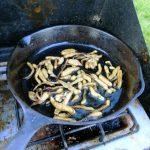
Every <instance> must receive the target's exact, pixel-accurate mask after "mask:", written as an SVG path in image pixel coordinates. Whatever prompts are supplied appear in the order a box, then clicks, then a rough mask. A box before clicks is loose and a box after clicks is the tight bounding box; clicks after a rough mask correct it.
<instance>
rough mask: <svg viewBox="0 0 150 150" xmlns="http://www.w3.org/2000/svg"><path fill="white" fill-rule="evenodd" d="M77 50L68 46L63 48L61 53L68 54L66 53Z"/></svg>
mask: <svg viewBox="0 0 150 150" xmlns="http://www.w3.org/2000/svg"><path fill="white" fill-rule="evenodd" d="M75 52H76V50H75V49H73V48H68V49H64V50H62V51H61V54H62V55H66V54H70V53H75Z"/></svg>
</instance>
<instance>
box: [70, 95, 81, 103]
mask: <svg viewBox="0 0 150 150" xmlns="http://www.w3.org/2000/svg"><path fill="white" fill-rule="evenodd" d="M79 98H80V96H79V95H78V94H77V95H75V96H74V97H73V99H72V100H71V102H75V101H77V100H78V99H79Z"/></svg>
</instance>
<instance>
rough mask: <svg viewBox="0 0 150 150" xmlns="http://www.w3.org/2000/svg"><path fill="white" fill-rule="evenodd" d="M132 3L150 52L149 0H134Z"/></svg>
mask: <svg viewBox="0 0 150 150" xmlns="http://www.w3.org/2000/svg"><path fill="white" fill-rule="evenodd" d="M134 5H135V8H136V11H137V15H138V19H139V22H140V25H141V28H142V32H143V35H144V38H145V41H146V44H147V47H148V49H149V52H150V0H134Z"/></svg>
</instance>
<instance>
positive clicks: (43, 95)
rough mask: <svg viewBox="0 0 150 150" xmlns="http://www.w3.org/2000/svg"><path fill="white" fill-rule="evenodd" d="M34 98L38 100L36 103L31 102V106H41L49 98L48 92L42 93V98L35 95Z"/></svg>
mask: <svg viewBox="0 0 150 150" xmlns="http://www.w3.org/2000/svg"><path fill="white" fill-rule="evenodd" d="M36 97H37V98H38V101H36V102H33V104H32V105H37V104H42V103H43V102H45V101H46V100H47V99H48V98H49V97H50V93H49V92H43V94H42V96H39V95H38V94H37V93H36Z"/></svg>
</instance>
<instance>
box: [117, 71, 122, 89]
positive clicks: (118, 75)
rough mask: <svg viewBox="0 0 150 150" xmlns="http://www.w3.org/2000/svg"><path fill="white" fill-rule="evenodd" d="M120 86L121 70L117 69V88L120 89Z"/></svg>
mask: <svg viewBox="0 0 150 150" xmlns="http://www.w3.org/2000/svg"><path fill="white" fill-rule="evenodd" d="M121 86H122V70H118V73H117V88H118V89H120V88H121Z"/></svg>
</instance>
